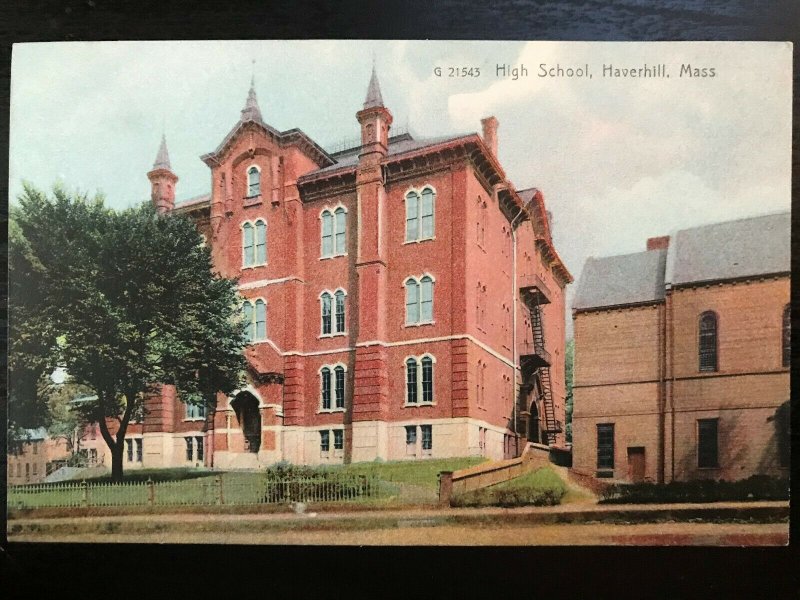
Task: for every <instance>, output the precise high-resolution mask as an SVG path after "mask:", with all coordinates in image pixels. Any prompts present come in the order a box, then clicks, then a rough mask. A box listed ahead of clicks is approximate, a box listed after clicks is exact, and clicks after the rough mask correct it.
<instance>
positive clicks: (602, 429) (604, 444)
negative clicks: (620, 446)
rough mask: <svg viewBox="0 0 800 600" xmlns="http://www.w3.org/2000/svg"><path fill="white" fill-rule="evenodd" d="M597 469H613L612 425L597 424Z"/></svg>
mask: <svg viewBox="0 0 800 600" xmlns="http://www.w3.org/2000/svg"><path fill="white" fill-rule="evenodd" d="M597 468H598V469H603V470H611V469H613V468H614V424H613V423H599V424H598V425H597Z"/></svg>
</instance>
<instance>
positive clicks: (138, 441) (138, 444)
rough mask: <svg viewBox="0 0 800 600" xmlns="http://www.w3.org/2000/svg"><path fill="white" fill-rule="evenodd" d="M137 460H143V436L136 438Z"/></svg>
mask: <svg viewBox="0 0 800 600" xmlns="http://www.w3.org/2000/svg"><path fill="white" fill-rule="evenodd" d="M135 442H136V462H142V438H136V440H135Z"/></svg>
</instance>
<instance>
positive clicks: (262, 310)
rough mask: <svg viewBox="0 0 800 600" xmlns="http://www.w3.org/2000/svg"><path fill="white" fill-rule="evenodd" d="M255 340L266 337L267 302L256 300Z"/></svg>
mask: <svg viewBox="0 0 800 600" xmlns="http://www.w3.org/2000/svg"><path fill="white" fill-rule="evenodd" d="M255 331H256V337H255V339H256V340H265V339H267V303H266V302H264V301H263V300H256V328H255Z"/></svg>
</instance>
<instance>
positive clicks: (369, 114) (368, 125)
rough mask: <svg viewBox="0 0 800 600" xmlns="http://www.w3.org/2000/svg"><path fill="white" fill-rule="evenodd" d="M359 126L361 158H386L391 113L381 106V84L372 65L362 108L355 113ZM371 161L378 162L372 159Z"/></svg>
mask: <svg viewBox="0 0 800 600" xmlns="http://www.w3.org/2000/svg"><path fill="white" fill-rule="evenodd" d="M356 118H357V119H358V122H359V123H360V124H361V155H360V156H361V157H364V156H366V155H369V154H377V155H380V156H386V153H387V152H388V148H389V128H390V127H391V126H392V113H391V112H389V109H388V108H386V107H385V106H384V105H383V95H382V94H381V84H380V83H378V74H377V72H376V71H375V65H374V64H373V65H372V76H371V77H370V79H369V86H368V87H367V97H366V99H365V100H364V108H363V109H362V110H360V111H358V113H356ZM372 160H380V158H377V159H376V158H374V157H373V159H372Z"/></svg>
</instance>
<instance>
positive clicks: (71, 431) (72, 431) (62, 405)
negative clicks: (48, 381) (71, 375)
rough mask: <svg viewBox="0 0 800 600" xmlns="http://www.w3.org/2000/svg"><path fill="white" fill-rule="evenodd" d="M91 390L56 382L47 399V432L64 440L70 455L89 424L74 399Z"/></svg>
mask: <svg viewBox="0 0 800 600" xmlns="http://www.w3.org/2000/svg"><path fill="white" fill-rule="evenodd" d="M90 391H91V390H90V389H89V388H88V387H86V386H82V385H76V384H74V383H72V382H65V383H61V384H55V385H54V386H53V390H52V392H51V393H50V394H49V397H48V399H47V434H48V436H49V437H51V438H52V439H54V440H59V439H61V440H64V442H65V443H66V447H67V451H68V452H69V453H70V455H73V454H75V452H76V451H77V450H78V446H79V445H80V440H81V439H83V436H84V430H85V429H86V425H88V423H87V422H86V419H85V418H84V416H83V414H82V413H81V411H79V410H77V409H76V407H75V405H74V403H73V400H74V399H75V398H76V397H78V396H86V395H88V394H89V393H90Z"/></svg>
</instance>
